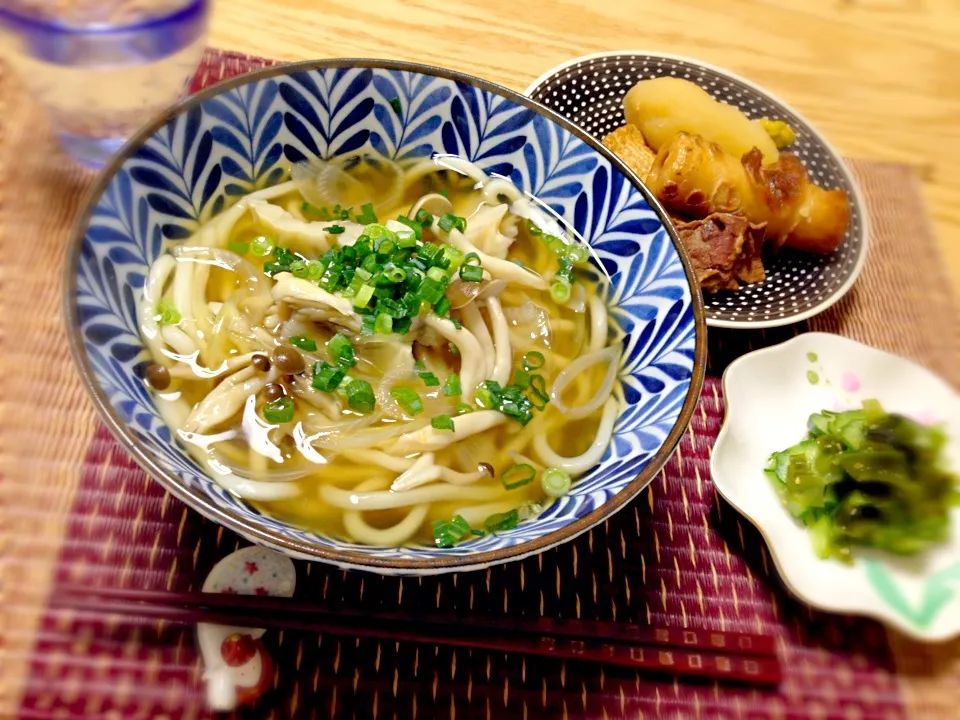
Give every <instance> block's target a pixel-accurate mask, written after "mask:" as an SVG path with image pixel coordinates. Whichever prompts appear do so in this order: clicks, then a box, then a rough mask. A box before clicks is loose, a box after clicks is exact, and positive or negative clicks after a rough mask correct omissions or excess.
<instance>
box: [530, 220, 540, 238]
mask: <svg viewBox="0 0 960 720" xmlns="http://www.w3.org/2000/svg"><path fill="white" fill-rule="evenodd" d="M527 232H529V233H530V234H531V235H533V236H534V237H537V236H538V235H543V230H541V229H540V227H539V226H538V225H537V224H536V223H535V222H533V220H527Z"/></svg>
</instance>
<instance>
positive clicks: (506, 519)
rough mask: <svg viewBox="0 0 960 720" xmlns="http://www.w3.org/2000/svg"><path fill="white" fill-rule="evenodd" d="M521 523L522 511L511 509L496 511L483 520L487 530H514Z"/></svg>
mask: <svg viewBox="0 0 960 720" xmlns="http://www.w3.org/2000/svg"><path fill="white" fill-rule="evenodd" d="M519 524H520V513H519V512H517V511H516V510H510V511H508V512H503V513H494V514H493V515H491V516H490V517H488V518H487V519H486V520H484V521H483V526H484V527H485V528H486V529H487V532H491V533H492V532H497V531H498V530H513V528H515V527H516V526H517V525H519Z"/></svg>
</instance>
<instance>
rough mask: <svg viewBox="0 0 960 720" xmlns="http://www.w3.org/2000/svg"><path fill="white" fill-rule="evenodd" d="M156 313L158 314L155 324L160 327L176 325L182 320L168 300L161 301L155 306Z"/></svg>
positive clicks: (175, 307) (174, 306) (178, 312)
mask: <svg viewBox="0 0 960 720" xmlns="http://www.w3.org/2000/svg"><path fill="white" fill-rule="evenodd" d="M157 312H158V313H159V317H158V318H157V323H158V324H160V325H176V324H177V323H178V322H180V321H181V320H183V317H182V316H181V315H180V311H179V310H177V306H176V305H174V304H173V302H172V301H170V300H161V301H160V302H159V303H158V304H157Z"/></svg>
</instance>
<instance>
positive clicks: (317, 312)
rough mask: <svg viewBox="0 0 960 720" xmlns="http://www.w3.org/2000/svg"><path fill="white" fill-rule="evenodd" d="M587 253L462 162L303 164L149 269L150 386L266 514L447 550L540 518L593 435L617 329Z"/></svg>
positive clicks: (604, 428) (376, 541)
mask: <svg viewBox="0 0 960 720" xmlns="http://www.w3.org/2000/svg"><path fill="white" fill-rule="evenodd" d="M588 259H589V258H588V251H587V248H586V246H585V245H583V244H582V243H580V242H578V241H575V240H573V239H571V238H570V237H569V235H568V233H566V232H565V231H564V229H563V228H562V227H561V226H560V225H559V224H558V223H557V221H556V220H555V219H554V218H553V217H552V216H551V214H550V211H549V209H545V208H542V207H541V206H539V205H538V204H537V202H536V200H535V199H533V198H529V197H527V196H524V195H523V194H522V193H521V192H520V191H519V190H517V188H516V187H514V186H513V185H512V184H511V183H510V182H509V181H507V180H505V179H503V178H490V177H487V176H486V175H485V174H483V173H482V172H481V171H480V170H479V169H478V168H476V167H475V166H473V165H472V164H470V163H468V162H465V161H463V160H461V159H460V158H456V157H452V156H436V157H434V158H431V159H423V160H420V161H417V162H415V163H412V164H410V165H407V166H404V167H399V166H397V165H396V164H394V163H393V162H391V161H388V160H386V159H384V158H381V157H378V156H373V155H366V154H361V155H353V156H350V157H342V158H337V159H336V160H333V161H319V160H314V161H311V162H305V163H301V164H299V165H297V166H295V167H294V168H293V169H292V172H291V179H290V180H289V181H287V182H284V183H282V184H280V185H276V186H273V187H269V188H265V189H263V190H259V191H257V192H254V193H252V194H250V195H247V196H246V197H244V198H242V199H241V200H240V201H239V202H238V203H237V204H236V205H234V206H233V207H232V208H230V209H228V210H227V211H225V212H223V213H222V214H221V215H220V216H218V217H217V218H215V219H214V220H212V221H211V222H209V223H208V224H207V225H205V226H203V227H202V228H201V229H200V230H199V231H198V233H197V234H196V236H195V237H194V238H193V239H191V240H189V241H186V242H184V243H182V244H179V245H176V246H173V247H172V248H171V249H170V251H169V252H167V253H165V254H163V255H162V256H161V257H159V258H158V259H157V260H156V261H155V262H154V264H153V266H152V267H151V270H150V275H149V278H148V281H147V283H146V285H145V288H144V297H143V301H142V304H141V328H142V333H143V336H144V339H145V342H146V343H147V346H148V348H149V349H150V351H151V354H152V356H153V361H154V365H153V366H152V367H151V368H150V370H149V373H148V378H149V379H150V382H151V384H152V385H153V387H154V390H155V391H156V392H157V402H158V405H159V407H160V409H161V411H162V412H163V414H164V416H165V418H166V420H167V422H168V423H169V424H170V425H171V426H172V427H173V428H175V429H176V430H177V431H178V435H179V437H180V439H181V440H182V441H183V442H185V443H186V444H187V446H188V447H189V449H190V451H191V453H192V454H193V455H194V456H195V457H196V458H197V459H198V460H199V461H200V462H201V463H202V464H203V465H204V467H206V468H207V469H208V470H209V472H210V473H211V475H212V476H213V477H214V478H215V479H216V480H217V482H219V483H220V484H221V485H223V486H224V487H225V488H227V489H228V490H230V491H231V492H233V493H235V494H236V495H238V496H239V497H241V498H244V499H245V500H247V501H249V502H251V503H253V504H254V505H256V506H257V507H258V508H259V509H260V510H261V511H263V512H264V513H266V514H269V515H272V516H274V517H277V518H279V519H281V520H283V521H285V522H288V523H290V524H292V525H295V526H298V527H302V528H308V529H311V530H315V531H318V532H322V533H324V534H329V535H335V536H340V537H346V538H349V539H351V540H353V541H356V542H359V543H364V544H373V545H385V546H397V545H402V544H409V543H431V544H432V543H436V544H437V545H439V546H441V547H445V546H449V545H452V544H454V543H456V542H460V541H466V540H469V538H470V537H475V536H478V535H482V534H485V533H489V532H497V531H499V530H504V529H509V528H511V527H513V526H515V525H516V524H517V523H518V522H521V521H522V520H523V519H525V518H526V517H529V516H532V515H534V514H536V513H538V512H540V511H541V510H542V509H543V508H544V507H545V506H546V505H547V503H549V502H551V501H552V500H553V498H555V497H559V496H561V495H563V494H564V493H566V492H567V491H568V490H569V487H570V483H571V480H574V481H575V479H576V478H577V477H578V476H580V475H582V474H583V473H585V472H587V471H588V470H590V469H591V468H592V467H593V466H594V465H596V464H597V463H598V462H599V460H600V458H601V456H602V455H603V452H604V451H605V450H606V448H607V446H608V444H609V442H610V438H611V435H612V432H613V423H614V421H615V419H616V416H617V414H618V411H619V403H620V399H619V388H618V384H617V382H616V381H617V370H618V368H619V363H620V338H619V337H616V336H615V335H614V334H613V333H611V331H610V328H608V323H607V311H606V307H605V305H604V300H603V298H605V297H606V292H605V288H604V287H603V286H602V285H603V284H604V283H605V278H603V277H602V275H601V273H600V272H599V271H598V270H597V266H596V265H591V264H590V263H589V262H588Z"/></svg>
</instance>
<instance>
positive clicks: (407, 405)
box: [390, 387, 423, 417]
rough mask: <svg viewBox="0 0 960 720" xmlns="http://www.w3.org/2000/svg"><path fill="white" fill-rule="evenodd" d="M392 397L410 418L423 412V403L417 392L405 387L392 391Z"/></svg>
mask: <svg viewBox="0 0 960 720" xmlns="http://www.w3.org/2000/svg"><path fill="white" fill-rule="evenodd" d="M390 397H392V398H393V399H394V400H396V401H397V403H399V405H400V407H402V408H403V411H404V412H405V413H406V414H407V415H409V416H410V417H413V416H414V415H419V414H420V413H422V412H423V401H422V400H421V399H420V396H419V395H418V394H417V392H416V390H412V389H410V388H405V387H401V388H393V389H392V390H391V391H390Z"/></svg>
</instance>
